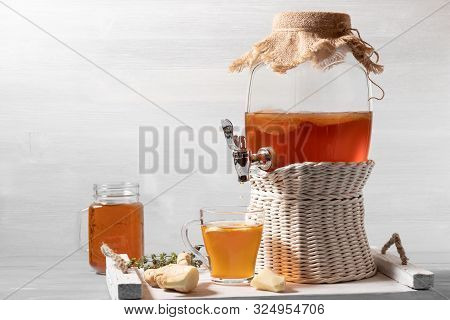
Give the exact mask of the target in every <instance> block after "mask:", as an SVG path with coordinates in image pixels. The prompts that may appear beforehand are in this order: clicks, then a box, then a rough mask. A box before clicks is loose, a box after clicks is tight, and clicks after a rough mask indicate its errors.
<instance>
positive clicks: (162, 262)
mask: <svg viewBox="0 0 450 320" xmlns="http://www.w3.org/2000/svg"><path fill="white" fill-rule="evenodd" d="M196 249H197V250H199V249H200V247H196ZM190 255H191V261H192V265H193V266H194V267H196V268H198V267H200V266H201V265H202V262H201V261H200V260H198V259H196V258H195V256H194V254H192V253H190ZM177 256H178V255H177V254H176V253H175V252H171V253H169V254H167V253H164V252H163V253H160V254H151V255H150V256H142V257H140V258H139V259H137V258H131V259H130V261H129V262H128V265H127V266H128V268H139V269H144V270H147V269H158V268H161V267H164V266H167V265H169V264H176V263H177Z"/></svg>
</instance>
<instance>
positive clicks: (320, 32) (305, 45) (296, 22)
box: [229, 12, 383, 73]
mask: <svg viewBox="0 0 450 320" xmlns="http://www.w3.org/2000/svg"><path fill="white" fill-rule="evenodd" d="M347 51H351V53H352V54H353V56H354V57H355V58H356V60H358V61H359V63H361V65H362V66H363V67H364V68H365V69H366V71H367V73H369V72H374V73H381V72H382V71H383V66H382V65H380V64H378V63H377V62H378V53H377V52H376V51H375V50H374V48H373V47H372V46H371V45H370V44H368V43H367V42H365V41H364V40H362V38H361V37H360V35H359V32H358V30H357V29H353V28H352V26H351V23H350V16H349V15H348V14H345V13H334V12H282V13H279V14H277V15H276V16H275V18H274V20H273V26H272V33H271V34H270V35H269V36H268V37H267V38H265V39H263V40H262V41H260V42H258V43H255V44H254V45H253V47H252V49H251V50H250V51H249V52H247V53H246V54H244V55H243V56H242V57H241V58H239V59H237V60H236V61H234V62H233V63H232V64H231V66H230V67H229V69H230V71H232V72H235V71H237V72H240V71H241V70H242V69H244V68H252V67H254V66H256V65H258V64H260V63H265V64H267V65H270V66H271V67H272V69H273V71H275V72H278V73H285V72H286V71H287V70H289V69H292V68H295V67H297V66H298V65H299V64H301V63H304V62H306V61H311V62H312V64H313V65H314V66H317V67H321V65H323V62H324V61H327V62H330V61H332V60H333V59H341V58H342V56H344V55H345V54H346V52H347ZM372 56H375V58H376V59H375V61H372V60H371V57H372Z"/></svg>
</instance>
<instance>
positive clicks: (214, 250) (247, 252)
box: [202, 221, 263, 279]
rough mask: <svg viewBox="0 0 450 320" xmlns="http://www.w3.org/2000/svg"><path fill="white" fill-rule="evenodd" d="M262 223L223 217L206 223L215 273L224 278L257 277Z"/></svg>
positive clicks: (207, 241) (204, 227)
mask: <svg viewBox="0 0 450 320" xmlns="http://www.w3.org/2000/svg"><path fill="white" fill-rule="evenodd" d="M262 228H263V227H262V225H261V224H258V225H250V224H246V222H244V221H220V222H213V223H210V224H207V225H203V226H202V235H203V241H204V243H205V247H206V251H207V252H208V255H209V260H210V264H211V276H212V277H214V278H221V279H244V278H250V277H253V274H254V272H255V263H256V256H257V254H258V249H259V243H260V241H261V234H262Z"/></svg>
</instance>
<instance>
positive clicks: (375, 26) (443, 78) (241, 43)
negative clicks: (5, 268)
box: [0, 0, 450, 267]
mask: <svg viewBox="0 0 450 320" xmlns="http://www.w3.org/2000/svg"><path fill="white" fill-rule="evenodd" d="M2 3H3V2H1V3H0V43H1V49H0V130H1V131H0V178H1V180H0V244H1V246H0V261H1V262H2V265H4V264H6V263H7V261H9V259H10V258H11V257H17V256H25V255H28V256H35V257H36V256H44V255H45V256H55V258H56V257H60V256H63V255H64V254H66V253H68V252H70V251H71V250H73V249H75V248H76V247H77V246H78V244H79V242H78V233H79V226H78V221H79V219H78V216H79V211H80V210H81V209H83V208H85V207H87V206H88V205H89V203H90V202H91V193H92V191H91V190H92V184H93V183H95V182H103V181H117V180H119V181H120V180H129V181H139V182H140V183H141V185H142V202H147V201H149V200H151V199H152V198H153V197H154V196H156V195H158V194H159V193H160V192H162V191H163V190H165V189H166V188H168V187H170V186H171V185H172V184H174V183H176V182H177V181H178V180H180V179H182V178H183V176H186V175H185V174H177V173H176V172H173V171H171V172H170V173H169V174H164V173H163V172H162V170H160V171H159V172H158V173H156V174H139V166H138V134H139V127H140V126H154V127H156V128H158V129H159V130H161V131H162V128H163V126H164V125H167V126H170V127H172V128H175V127H176V126H177V125H178V123H177V121H176V120H174V119H173V118H171V117H169V116H167V115H166V114H165V113H164V112H162V111H160V110H158V109H157V108H155V107H154V106H153V105H152V104H150V103H149V102H148V101H146V100H145V99H143V98H142V97H140V96H139V95H137V94H136V93H135V92H133V91H131V90H130V89H129V88H127V87H125V86H124V85H123V84H121V83H119V82H118V81H117V80H115V79H113V78H112V77H111V76H110V75H108V74H106V73H105V72H104V71H102V70H100V69H99V68H98V67H95V66H94V65H93V64H92V63H89V62H87V61H86V60H85V59H83V58H82V57H80V55H83V56H84V57H86V58H88V59H89V60H90V61H92V62H93V63H95V64H97V65H98V66H99V67H101V68H103V69H104V70H106V71H107V72H109V73H110V74H113V75H114V76H115V77H117V78H118V79H120V80H121V81H123V82H124V83H126V84H127V85H128V86H130V87H132V88H134V89H135V90H137V91H139V92H140V93H142V94H143V95H145V96H146V97H147V98H149V99H151V100H153V101H154V102H156V103H157V104H158V105H160V106H161V107H162V108H164V109H165V110H167V111H168V112H170V113H171V114H173V115H175V116H176V117H178V118H179V119H182V121H184V122H185V123H186V124H188V125H189V126H191V127H193V128H194V129H195V130H196V131H197V130H198V129H199V128H200V127H201V126H203V125H211V126H218V124H219V120H220V119H221V118H223V117H229V118H231V119H232V120H235V121H237V120H238V119H242V117H243V105H244V99H245V90H246V83H247V75H245V74H244V75H234V74H229V73H228V72H227V66H228V64H229V63H230V62H231V61H232V60H233V58H235V57H237V56H239V55H240V54H241V53H243V52H244V51H245V50H247V48H248V47H249V45H250V44H251V43H253V42H255V41H256V40H258V39H260V38H262V37H263V36H264V35H266V34H267V33H268V32H269V30H270V27H271V19H272V16H273V15H274V14H275V13H277V12H279V11H285V10H329V11H343V12H348V13H350V14H351V15H352V20H353V25H354V26H355V27H357V28H358V29H359V30H361V32H362V35H363V37H364V39H365V40H366V41H368V42H370V43H372V44H373V45H374V46H375V47H379V46H382V45H384V44H385V43H388V42H389V41H390V40H391V39H393V38H395V37H396V36H398V35H399V34H401V33H402V32H404V31H405V30H407V29H408V28H410V27H411V26H412V25H414V24H415V23H416V22H418V21H419V20H420V19H422V18H423V17H425V16H427V15H428V14H430V13H431V12H433V11H434V10H435V9H437V8H438V7H439V6H441V5H442V4H443V3H445V1H444V0H430V1H420V0H413V1H412V0H399V1H392V0H381V1H325V0H323V1H313V0H304V1H302V0H295V1H278V0H272V1H261V0H254V1H243V0H241V1H218V0H196V1H182V0H160V1H156V0H142V1H136V0H133V1H130V0H110V1H106V0H54V1H52V0H33V1H20V0H17V1H16V0H5V2H4V3H6V4H7V5H8V6H10V7H12V8H13V9H14V10H16V11H17V12H19V13H20V14H22V15H23V16H24V17H26V18H27V19H29V20H31V21H33V22H34V23H35V24H37V25H38V26H40V27H41V28H43V29H45V30H46V31H48V32H49V33H50V34H51V35H53V36H54V37H56V38H58V39H60V40H61V41H63V42H64V43H65V44H67V45H68V46H70V47H71V48H73V49H74V50H76V51H77V52H78V53H79V54H80V55H78V54H76V53H74V52H73V51H71V50H70V49H69V48H67V47H65V46H63V45H62V44H61V43H59V42H58V41H56V40H55V39H54V38H52V37H51V36H50V35H49V34H46V33H45V32H43V31H42V30H40V29H39V28H38V27H36V26H35V25H33V24H31V23H30V21H27V20H25V19H24V18H23V17H21V16H19V15H18V14H17V13H15V12H13V11H12V10H11V9H9V8H7V7H5V5H3V4H2ZM449 31H450V5H448V6H446V7H444V8H443V9H442V10H440V11H438V12H436V13H435V14H434V15H432V16H430V17H429V18H428V19H426V20H425V21H423V22H422V23H420V24H419V25H417V26H416V27H414V28H413V29H412V30H410V31H409V32H407V33H405V34H404V35H402V36H400V37H398V38H397V39H395V40H393V41H392V42H391V43H389V44H388V45H386V46H385V47H384V48H383V49H382V50H380V54H381V57H382V62H383V63H384V64H385V73H384V74H382V75H381V76H379V77H377V80H378V81H379V82H380V83H381V84H382V85H383V87H384V88H385V90H386V93H387V95H386V98H385V99H384V101H382V102H380V103H377V104H376V106H375V119H374V128H373V138H372V151H371V157H372V158H373V159H374V160H375V161H376V162H377V165H376V167H375V170H374V172H373V175H372V177H371V179H370V181H369V183H368V186H367V188H366V203H367V230H368V234H369V238H370V241H371V244H372V245H379V244H382V242H384V241H385V240H386V239H387V238H388V237H389V235H390V234H391V233H392V232H394V231H396V232H399V233H400V235H401V236H402V238H403V242H404V244H405V247H406V249H407V250H408V251H409V252H410V255H411V256H412V258H413V259H415V260H416V262H418V263H423V264H426V265H432V266H435V267H438V266H441V265H443V264H448V263H450V252H449V251H450V250H449V243H450V212H449V211H450V207H449V198H450V192H449V183H450V182H449V181H450V170H449V168H448V165H449V164H450V148H449V140H450V106H449V101H450V90H449V82H450V67H449V66H450V42H449V41H448V34H449ZM195 143H196V142H194V143H191V145H193V146H195ZM224 143H225V142H224V140H223V138H222V136H219V139H218V141H217V142H216V143H215V144H213V147H214V149H215V150H216V151H217V153H218V157H219V168H220V169H219V170H218V172H217V173H216V174H201V173H195V174H193V175H192V176H191V177H189V178H187V179H186V180H185V181H183V182H182V183H180V184H179V185H178V186H177V187H175V188H173V189H171V190H170V191H168V192H167V193H165V194H164V195H163V196H161V197H159V198H158V199H156V200H154V201H153V202H152V203H150V204H149V205H148V206H147V207H146V216H145V218H146V221H145V223H146V226H145V228H146V251H148V252H153V251H160V250H167V251H168V250H177V249H181V248H182V243H181V240H180V237H179V229H180V227H181V225H182V223H183V222H184V221H186V220H190V219H193V218H195V217H196V216H197V214H198V209H199V208H200V207H202V206H213V205H217V204H237V203H244V202H245V197H246V194H248V187H247V186H240V185H238V184H237V183H236V181H235V179H236V177H235V174H234V172H231V171H230V172H229V173H227V172H226V170H225V167H226V165H227V163H226V161H225V159H226V157H228V156H229V155H227V154H226V149H225V146H224ZM161 152H162V151H161ZM167 158H173V152H171V153H169V154H168V155H167ZM185 164H186V163H185ZM196 165H197V163H196Z"/></svg>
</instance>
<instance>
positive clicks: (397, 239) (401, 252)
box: [381, 233, 409, 266]
mask: <svg viewBox="0 0 450 320" xmlns="http://www.w3.org/2000/svg"><path fill="white" fill-rule="evenodd" d="M394 243H395V247H396V248H397V252H398V254H399V255H400V260H402V265H404V266H406V265H407V264H408V260H409V258H408V257H407V256H406V253H405V249H404V248H403V246H402V241H401V240H400V235H399V234H398V233H394V234H392V237H391V238H390V239H389V241H388V242H386V244H385V245H384V246H383V248H381V254H385V253H386V251H387V250H388V249H389V247H390V246H392V245H393V244H394Z"/></svg>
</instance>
